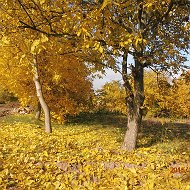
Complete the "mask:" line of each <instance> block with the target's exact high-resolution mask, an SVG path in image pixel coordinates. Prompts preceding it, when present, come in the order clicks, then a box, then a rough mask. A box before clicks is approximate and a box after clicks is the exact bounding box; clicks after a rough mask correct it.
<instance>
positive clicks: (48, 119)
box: [33, 56, 52, 133]
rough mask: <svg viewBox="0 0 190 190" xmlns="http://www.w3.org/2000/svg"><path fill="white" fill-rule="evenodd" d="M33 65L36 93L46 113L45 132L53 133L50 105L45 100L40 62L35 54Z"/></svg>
mask: <svg viewBox="0 0 190 190" xmlns="http://www.w3.org/2000/svg"><path fill="white" fill-rule="evenodd" d="M33 66H34V83H35V86H36V93H37V96H38V99H39V102H40V105H41V107H42V110H43V112H44V115H45V132H47V133H51V132H52V128H51V116H50V109H49V107H48V105H47V103H46V102H45V99H44V97H43V93H42V86H41V83H40V79H39V72H38V64H37V59H36V57H35V56H34V59H33Z"/></svg>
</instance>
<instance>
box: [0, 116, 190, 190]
mask: <svg viewBox="0 0 190 190" xmlns="http://www.w3.org/2000/svg"><path fill="white" fill-rule="evenodd" d="M126 123H127V120H126V117H125V116H122V115H117V114H83V115H81V116H78V117H76V118H70V119H69V122H67V123H66V124H64V125H61V124H57V123H53V133H52V134H46V133H44V127H43V122H42V121H36V120H35V119H34V117H33V116H32V115H14V116H8V117H5V118H0V136H1V138H0V189H2V190H4V189H18V190H25V189H48V190H49V189H50V190H51V189H52V190H54V189H66V190H67V189H74V190H75V189H76V190H78V189H95V190H98V189H113V190H117V189H118V190H127V189H131V190H132V189H142V190H146V189H147V190H150V189H158V190H164V189H167V190H170V189H171V190H174V189H177V190H178V189H181V190H189V189H190V174H189V164H190V163H189V161H190V142H189V139H190V138H189V137H190V133H189V130H190V124H188V123H184V122H183V123H179V122H171V121H169V120H165V121H164V122H163V120H155V119H154V120H145V121H143V125H142V127H141V129H140V131H139V138H138V143H137V145H138V146H137V149H136V150H134V151H132V152H127V151H122V150H120V145H121V143H122V141H123V137H124V133H125V130H126ZM178 170H179V171H178Z"/></svg>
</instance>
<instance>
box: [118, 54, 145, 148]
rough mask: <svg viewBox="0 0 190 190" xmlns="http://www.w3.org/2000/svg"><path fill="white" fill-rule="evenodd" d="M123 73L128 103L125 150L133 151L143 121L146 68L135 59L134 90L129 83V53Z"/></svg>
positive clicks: (123, 146)
mask: <svg viewBox="0 0 190 190" xmlns="http://www.w3.org/2000/svg"><path fill="white" fill-rule="evenodd" d="M122 66H123V69H122V75H123V80H124V87H125V90H126V94H127V97H126V105H127V109H128V122H127V131H126V133H125V137H124V142H123V144H122V149H123V150H128V151H131V150H133V149H135V148H136V143H137V135H138V129H139V127H140V125H141V122H142V106H143V103H144V81H143V77H144V68H143V66H142V65H141V64H140V63H139V62H138V60H137V59H135V67H133V68H132V76H133V80H134V90H133V88H132V86H131V84H130V83H129V78H128V75H127V55H125V57H124V61H123V65H122Z"/></svg>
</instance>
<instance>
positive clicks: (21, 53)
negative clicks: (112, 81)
mask: <svg viewBox="0 0 190 190" xmlns="http://www.w3.org/2000/svg"><path fill="white" fill-rule="evenodd" d="M15 44H17V45H15ZM60 44H61V43H60V42H58V41H51V42H49V41H48V40H47V39H46V37H45V36H44V35H40V36H39V37H38V38H37V39H34V40H33V41H32V42H30V41H28V40H27V39H26V38H24V37H23V36H21V35H19V36H18V38H16V39H15V38H10V36H9V40H8V38H7V41H5V39H3V40H2V44H1V45H2V46H1V48H0V54H1V59H0V65H1V68H0V70H1V73H4V75H3V76H2V77H1V81H3V80H4V81H6V83H4V85H6V86H7V88H8V89H9V90H10V91H11V92H14V93H15V94H16V95H17V97H18V98H19V100H20V102H21V103H22V105H27V104H31V105H33V106H35V105H37V104H38V102H39V99H37V97H36V95H35V94H36V89H35V88H36V87H35V85H34V84H33V78H34V77H35V83H37V85H36V86H37V90H38V93H42V94H38V96H39V97H40V98H41V97H42V95H43V99H44V100H43V101H45V103H46V106H48V108H50V110H51V112H52V116H53V117H54V118H55V119H58V120H59V121H64V120H65V116H66V115H68V114H71V115H76V114H78V113H79V112H81V111H84V110H87V109H88V104H89V102H90V99H91V95H92V92H93V91H92V83H91V81H90V78H89V71H88V68H87V67H86V65H85V64H84V62H82V61H83V60H80V59H78V58H75V57H74V56H72V55H60V54H59V53H57V52H59V48H60ZM61 45H62V44H61ZM65 48H66V49H69V44H68V45H67V46H65ZM34 64H36V65H34ZM36 80H37V81H36ZM39 84H40V86H39ZM79 84H80V85H79ZM39 91H40V92H39ZM42 104H43V102H40V105H42ZM42 108H43V107H42ZM48 112H49V111H48ZM48 114H50V113H48ZM49 119H50V118H49ZM48 125H49V124H48V122H46V125H45V126H46V127H47V129H51V126H49V127H48ZM46 131H47V132H51V130H49V131H48V130H46Z"/></svg>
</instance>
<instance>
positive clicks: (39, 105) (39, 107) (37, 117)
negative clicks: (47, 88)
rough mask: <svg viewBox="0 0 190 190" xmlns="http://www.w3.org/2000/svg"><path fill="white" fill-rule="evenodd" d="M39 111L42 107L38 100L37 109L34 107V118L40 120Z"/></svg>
mask: <svg viewBox="0 0 190 190" xmlns="http://www.w3.org/2000/svg"><path fill="white" fill-rule="evenodd" d="M41 111H42V107H41V104H40V102H38V106H37V109H36V115H35V118H36V119H37V120H40V117H41Z"/></svg>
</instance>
